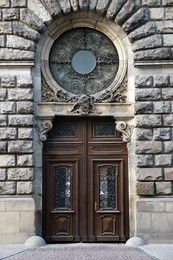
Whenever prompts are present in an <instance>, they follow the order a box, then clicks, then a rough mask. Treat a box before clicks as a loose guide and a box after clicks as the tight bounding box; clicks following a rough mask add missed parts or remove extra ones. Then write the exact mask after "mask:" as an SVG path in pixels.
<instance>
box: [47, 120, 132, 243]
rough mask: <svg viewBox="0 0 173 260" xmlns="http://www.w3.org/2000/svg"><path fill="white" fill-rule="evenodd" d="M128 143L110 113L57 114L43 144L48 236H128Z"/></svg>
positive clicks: (72, 238)
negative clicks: (94, 114)
mask: <svg viewBox="0 0 173 260" xmlns="http://www.w3.org/2000/svg"><path fill="white" fill-rule="evenodd" d="M127 157H128V156H127V147H126V143H124V142H123V141H122V138H121V133H120V132H118V131H116V129H115V121H114V118H113V117H73V116H70V117H56V118H55V120H54V123H53V128H52V130H51V131H50V132H49V135H48V137H47V140H46V142H45V143H44V149H43V163H44V164H43V169H44V178H43V183H44V185H43V191H44V194H43V232H44V238H45V239H46V241H47V242H80V241H82V242H95V241H96V242H112V241H114V242H121V241H126V240H127V239H128V236H129V233H128V232H129V217H128V215H129V214H128V211H129V207H128V162H127Z"/></svg>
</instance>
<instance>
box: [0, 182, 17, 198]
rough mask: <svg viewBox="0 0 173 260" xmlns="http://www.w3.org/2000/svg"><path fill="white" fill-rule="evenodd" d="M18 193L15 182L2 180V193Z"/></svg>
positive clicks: (0, 189)
mask: <svg viewBox="0 0 173 260" xmlns="http://www.w3.org/2000/svg"><path fill="white" fill-rule="evenodd" d="M15 193H16V184H15V182H12V181H8V182H0V195H13V194H15Z"/></svg>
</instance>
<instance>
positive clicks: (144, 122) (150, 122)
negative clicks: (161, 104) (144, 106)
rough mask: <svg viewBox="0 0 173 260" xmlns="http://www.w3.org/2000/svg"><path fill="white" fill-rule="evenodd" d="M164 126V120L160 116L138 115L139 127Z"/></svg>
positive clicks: (137, 122) (137, 124) (137, 123)
mask: <svg viewBox="0 0 173 260" xmlns="http://www.w3.org/2000/svg"><path fill="white" fill-rule="evenodd" d="M161 125H162V118H161V116H160V115H138V116H136V126H137V127H147V128H150V127H157V126H158V127H159V126H161Z"/></svg>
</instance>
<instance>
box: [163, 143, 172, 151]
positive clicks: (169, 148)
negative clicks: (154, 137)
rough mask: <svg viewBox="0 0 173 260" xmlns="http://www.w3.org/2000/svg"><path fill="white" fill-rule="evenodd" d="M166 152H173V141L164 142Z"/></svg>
mask: <svg viewBox="0 0 173 260" xmlns="http://www.w3.org/2000/svg"><path fill="white" fill-rule="evenodd" d="M163 146H164V152H165V153H173V141H167V142H164V143H163Z"/></svg>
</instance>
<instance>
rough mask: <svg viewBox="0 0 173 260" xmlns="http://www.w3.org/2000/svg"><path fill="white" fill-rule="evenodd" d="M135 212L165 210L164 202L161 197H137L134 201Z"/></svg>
mask: <svg viewBox="0 0 173 260" xmlns="http://www.w3.org/2000/svg"><path fill="white" fill-rule="evenodd" d="M136 206H137V212H150V213H152V212H165V211H166V202H165V201H163V200H162V199H158V198H157V199H155V198H153V199H142V200H141V199H139V200H138V201H137V203H136Z"/></svg>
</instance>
